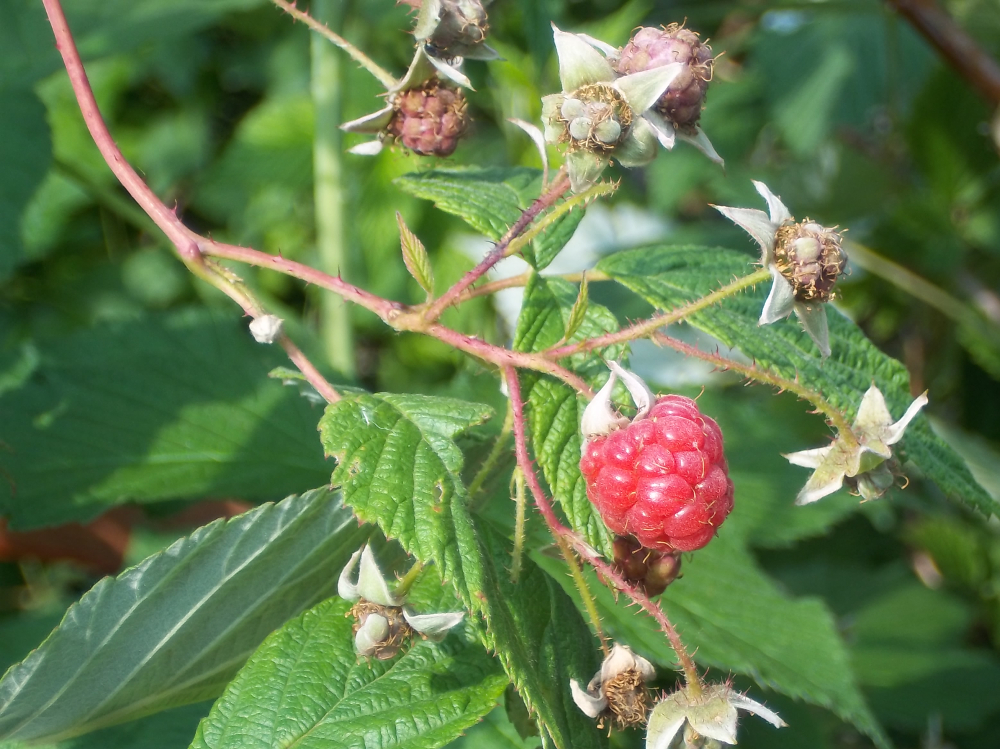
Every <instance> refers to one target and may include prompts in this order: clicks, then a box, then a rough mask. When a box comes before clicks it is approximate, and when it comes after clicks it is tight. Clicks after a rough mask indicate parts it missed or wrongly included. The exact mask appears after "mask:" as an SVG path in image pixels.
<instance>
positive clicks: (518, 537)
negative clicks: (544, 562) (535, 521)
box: [510, 468, 526, 583]
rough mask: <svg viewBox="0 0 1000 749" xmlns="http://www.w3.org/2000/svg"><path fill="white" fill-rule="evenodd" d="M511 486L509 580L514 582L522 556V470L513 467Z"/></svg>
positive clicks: (523, 505)
mask: <svg viewBox="0 0 1000 749" xmlns="http://www.w3.org/2000/svg"><path fill="white" fill-rule="evenodd" d="M511 488H512V489H513V490H514V551H512V552H511V556H512V557H513V559H512V561H511V565H510V581H511V582H512V583H516V582H517V581H518V580H519V579H520V578H521V559H522V557H523V556H524V507H525V504H526V502H525V497H524V471H522V470H521V469H520V468H515V469H514V475H513V476H511Z"/></svg>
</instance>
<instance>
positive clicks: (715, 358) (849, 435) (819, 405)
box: [653, 333, 855, 441]
mask: <svg viewBox="0 0 1000 749" xmlns="http://www.w3.org/2000/svg"><path fill="white" fill-rule="evenodd" d="M653 340H654V341H655V342H656V343H659V344H661V345H663V346H667V347H668V348H672V349H673V350H674V351H678V352H680V353H682V354H684V355H685V356H690V357H692V358H694V359H701V360H702V361H706V362H709V363H711V364H714V365H715V366H717V367H718V368H719V369H722V370H726V369H729V370H732V371H733V372H739V373H740V374H741V375H743V376H744V377H746V378H747V379H750V380H754V381H756V382H760V383H763V384H765V385H770V386H772V387H775V388H778V390H787V391H788V392H790V393H794V394H795V395H797V396H799V398H801V399H802V400H806V401H809V402H810V403H812V404H813V406H815V407H816V410H817V411H819V412H820V413H822V414H823V415H824V416H826V418H827V419H828V420H829V422H830V423H831V424H832V425H833V426H834V427H836V428H837V431H839V432H840V434H841V435H843V437H844V439H845V440H847V441H852V440H854V439H855V437H854V431H853V429H851V424H850V422H849V421H848V420H847V417H846V416H845V415H844V413H843V412H842V411H841V410H840V409H838V408H836V407H835V406H834V405H833V404H832V403H830V402H829V401H828V400H827V399H826V398H824V397H823V396H822V395H821V394H820V393H818V392H816V391H815V390H810V389H809V388H807V387H806V386H805V385H803V384H802V383H800V382H798V381H796V380H789V379H787V378H785V377H781V376H780V375H776V374H774V373H773V372H768V371H767V370H766V369H760V368H759V367H758V366H757V365H756V364H751V365H747V364H742V363H740V362H738V361H735V360H733V359H727V358H726V357H724V356H722V355H721V354H712V353H709V352H708V351H702V350H701V349H699V348H697V347H696V346H692V345H691V344H688V343H684V341H679V340H677V339H676V338H671V337H670V336H668V335H665V334H663V333H657V334H656V335H654V336H653Z"/></svg>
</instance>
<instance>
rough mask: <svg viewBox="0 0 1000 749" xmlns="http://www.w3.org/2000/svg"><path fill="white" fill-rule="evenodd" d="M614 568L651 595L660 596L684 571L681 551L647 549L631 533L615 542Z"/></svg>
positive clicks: (618, 537) (616, 539) (617, 538)
mask: <svg viewBox="0 0 1000 749" xmlns="http://www.w3.org/2000/svg"><path fill="white" fill-rule="evenodd" d="M614 555H615V557H614V566H615V569H616V570H618V572H619V573H620V574H621V576H622V577H624V578H625V579H626V580H628V581H629V582H630V583H633V584H635V585H638V586H640V587H641V588H642V589H643V590H644V591H645V592H646V595H648V596H651V597H652V596H658V595H660V593H662V592H663V591H664V590H666V589H667V586H668V585H670V583H672V582H673V581H674V580H676V579H677V577H678V576H679V575H680V572H681V558H680V554H677V553H674V552H663V551H657V550H656V549H646V548H644V547H643V546H642V545H641V544H640V543H639V542H638V541H636V540H635V539H634V538H633V537H631V536H617V537H616V538H615V541H614Z"/></svg>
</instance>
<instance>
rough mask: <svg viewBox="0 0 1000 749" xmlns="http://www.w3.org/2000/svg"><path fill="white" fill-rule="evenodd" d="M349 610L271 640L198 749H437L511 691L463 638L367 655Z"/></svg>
mask: <svg viewBox="0 0 1000 749" xmlns="http://www.w3.org/2000/svg"><path fill="white" fill-rule="evenodd" d="M349 609H350V604H349V603H347V602H345V601H342V600H340V599H337V598H334V599H330V600H328V601H324V602H323V603H321V604H319V605H318V606H316V607H315V608H313V609H311V610H310V611H307V612H305V613H304V614H303V615H302V616H300V617H299V618H297V619H295V620H294V621H291V622H289V623H288V624H286V625H285V626H284V627H282V629H280V630H279V631H278V632H275V633H274V634H273V635H271V636H270V637H269V638H268V639H267V640H266V641H265V642H264V644H263V645H262V646H261V647H260V649H259V650H258V651H257V652H256V653H255V654H254V656H253V657H252V658H251V659H250V661H249V662H248V663H247V665H246V666H245V667H244V668H243V670H242V671H241V672H240V673H239V675H237V677H236V678H235V679H234V680H233V682H232V684H230V685H229V687H228V688H227V690H226V692H225V694H223V696H222V697H221V698H220V699H219V701H218V702H217V703H216V705H215V707H213V708H212V712H211V713H210V714H209V715H208V717H207V718H205V720H204V721H202V723H201V725H200V726H199V727H198V734H197V736H196V737H195V739H194V741H193V742H192V744H191V747H192V749H228V748H230V747H232V749H254V748H255V747H260V749H271V747H275V746H295V747H298V748H299V749H309V748H310V747H324V748H326V747H333V746H337V747H346V746H364V747H369V749H391V748H392V747H412V748H413V749H435V747H439V746H443V745H445V744H447V743H448V742H449V741H451V740H453V739H454V738H456V737H458V736H459V735H460V734H461V733H462V731H464V730H465V729H466V728H468V727H469V726H471V725H473V724H474V723H476V722H478V721H479V720H480V719H481V718H482V717H483V716H484V715H486V714H487V713H488V712H489V711H490V710H491V709H492V708H493V706H494V705H495V704H496V700H497V698H498V697H499V696H500V694H501V693H502V692H503V690H504V687H505V686H506V685H507V679H506V677H505V676H504V675H503V674H502V673H501V672H500V669H499V668H497V666H496V663H495V661H494V660H493V659H491V658H490V657H489V656H487V655H486V653H485V652H484V651H483V649H482V647H481V646H480V645H479V644H478V643H471V642H469V641H468V640H465V639H463V638H462V637H461V636H460V635H456V634H449V635H448V636H447V637H446V638H445V640H444V641H443V642H441V643H440V644H433V643H430V642H419V641H418V642H416V643H415V644H413V645H412V646H411V647H410V648H409V649H408V650H406V651H405V653H404V654H403V655H401V656H397V657H396V658H394V659H392V660H389V661H378V660H368V659H364V658H362V659H359V658H358V656H357V655H356V654H355V652H354V637H353V634H352V632H351V626H352V622H351V620H350V619H348V618H347V617H345V616H344V614H345V613H346V612H347V611H348V610H349Z"/></svg>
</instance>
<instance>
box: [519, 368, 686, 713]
mask: <svg viewBox="0 0 1000 749" xmlns="http://www.w3.org/2000/svg"><path fill="white" fill-rule="evenodd" d="M503 375H504V379H505V380H506V382H507V390H508V392H509V393H510V403H511V407H512V408H513V409H514V451H515V454H516V455H517V464H518V466H520V468H521V470H522V471H523V472H524V478H525V482H526V483H527V485H528V488H529V489H530V490H531V494H532V497H533V498H534V500H535V506H536V507H537V508H538V511H539V512H540V513H541V514H542V518H544V520H545V524H546V525H547V526H548V527H549V531H550V532H551V533H552V535H553V536H554V537H555V538H560V537H561V538H564V539H565V540H566V541H568V542H569V544H570V545H571V546H572V547H573V549H574V550H575V551H576V552H577V553H578V554H579V555H580V557H581V558H582V559H584V560H586V562H587V563H588V564H589V565H590V566H592V567H593V568H594V569H595V570H596V571H597V573H598V574H599V575H601V577H603V578H604V579H605V580H608V581H610V582H611V583H612V584H613V585H614V586H615V587H616V588H617V589H618V590H620V591H621V592H622V593H624V594H625V595H626V596H628V597H629V598H630V599H631V600H632V601H633V602H634V603H636V604H638V605H639V606H640V607H642V609H643V610H644V611H646V613H648V614H649V615H650V616H652V617H653V618H654V619H655V620H656V623H657V624H659V625H660V628H661V629H662V630H663V632H664V634H666V636H667V639H668V640H669V641H670V646H671V647H672V648H673V650H674V653H675V654H676V655H677V659H678V661H679V662H680V665H681V669H682V671H683V672H684V680H685V682H686V684H687V687H688V689H689V690H690V691H691V694H692V695H693V696H695V697H697V696H700V695H701V690H702V683H701V675H700V674H699V673H698V667H697V666H696V665H695V663H694V660H693V659H692V658H691V656H690V655H689V654H688V652H687V649H686V648H685V647H684V643H683V642H681V638H680V635H679V634H678V633H677V630H676V629H675V628H674V625H673V624H672V623H671V622H670V620H669V619H668V618H667V615H666V614H665V613H664V612H663V609H662V608H661V607H660V606H658V605H657V604H655V603H653V602H652V601H651V600H650V598H649V596H647V595H646V593H645V592H644V591H642V590H640V589H639V588H638V587H637V586H636V585H633V584H631V583H629V582H628V581H627V580H625V578H623V577H622V576H621V575H620V574H619V573H618V572H617V571H616V570H615V569H614V568H613V567H612V566H611V565H610V564H608V563H607V562H605V561H604V559H602V558H601V556H600V555H599V554H598V553H597V552H596V551H595V550H594V549H593V548H591V547H590V546H589V545H588V544H587V543H585V542H584V541H583V540H582V539H581V538H580V537H579V536H578V535H577V534H576V533H574V532H573V531H572V530H570V529H569V528H567V527H566V526H565V525H563V524H562V523H561V522H560V520H559V518H558V517H557V516H556V513H555V511H554V510H553V509H552V504H551V503H550V502H549V500H548V498H547V497H546V496H545V492H544V491H543V490H542V485H541V484H540V483H539V481H538V475H537V474H536V473H535V468H534V466H533V465H532V462H531V456H530V455H529V453H528V441H527V437H526V435H525V429H524V425H525V420H524V400H523V399H522V397H521V385H520V382H519V381H518V379H517V371H516V370H515V369H514V368H513V367H506V368H504V372H503Z"/></svg>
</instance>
